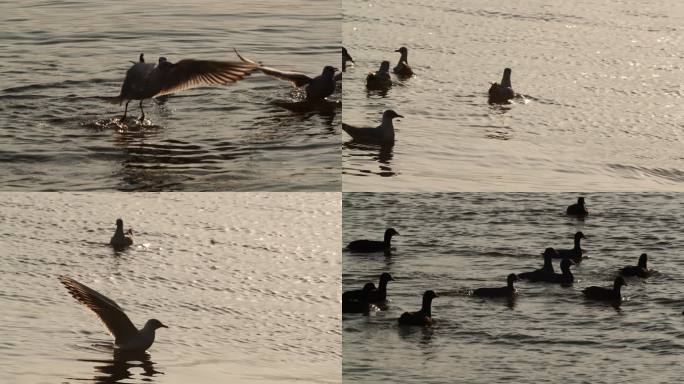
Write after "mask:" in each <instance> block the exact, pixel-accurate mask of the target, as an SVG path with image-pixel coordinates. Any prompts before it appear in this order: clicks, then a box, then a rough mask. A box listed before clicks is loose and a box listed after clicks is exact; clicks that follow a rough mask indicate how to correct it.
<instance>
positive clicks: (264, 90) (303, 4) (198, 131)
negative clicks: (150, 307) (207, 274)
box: [0, 0, 341, 191]
mask: <svg viewBox="0 0 684 384" xmlns="http://www.w3.org/2000/svg"><path fill="white" fill-rule="evenodd" d="M340 12H341V11H340V4H339V2H336V1H316V2H311V1H303V0H293V1H256V2H252V1H230V2H224V1H214V0H201V1H192V2H188V1H178V0H170V1H158V0H152V1H144V2H141V1H129V0H127V1H100V2H90V1H43V0H32V1H21V2H4V3H2V4H0V22H2V24H3V25H4V26H5V28H3V29H2V31H1V32H0V61H2V63H3V64H2V66H0V128H1V129H2V132H1V133H0V162H2V163H3V167H2V171H0V183H2V185H3V188H4V189H5V190H8V189H12V190H15V189H16V190H27V189H28V190H94V189H98V190H101V189H105V190H185V191H188V190H189V191H197V190H202V191H204V190H221V191H222V190H277V191H282V190H302V189H306V190H339V187H340V176H339V167H340V147H339V140H340V135H339V129H338V125H339V120H340V119H339V115H340V114H339V109H338V110H337V113H335V112H336V111H335V110H333V111H332V112H331V111H311V112H301V113H294V112H290V111H288V110H286V109H283V108H281V107H279V106H277V105H275V104H274V103H275V102H278V101H292V100H294V99H296V98H297V97H301V95H300V94H298V93H297V92H295V91H294V88H293V87H292V86H291V85H290V84H289V83H288V82H284V81H279V80H276V79H274V78H269V77H266V76H264V75H262V74H254V75H252V76H251V77H249V78H247V79H246V80H243V81H241V82H239V83H237V84H233V85H230V86H228V87H210V88H199V89H194V90H190V91H185V92H181V93H178V94H175V95H171V96H170V97H169V98H168V99H167V100H163V101H156V102H155V101H149V100H148V101H146V103H145V109H146V115H147V116H146V118H147V121H146V122H145V124H144V125H143V126H142V127H141V126H140V125H139V124H136V123H135V122H134V121H133V120H132V119H133V118H137V117H138V116H139V115H140V113H139V110H138V107H137V102H131V104H130V106H129V116H130V117H131V120H130V121H129V122H128V126H129V129H127V130H126V131H124V130H122V129H121V128H120V127H119V126H117V124H115V121H114V119H115V118H118V117H120V116H121V114H122V113H123V106H118V105H111V104H108V103H105V102H104V101H102V100H101V99H99V98H98V97H99V96H116V95H117V94H118V93H119V90H120V87H121V82H122V80H123V77H124V75H125V72H126V70H127V69H128V68H129V67H130V66H131V63H130V62H129V61H137V60H138V55H139V54H140V53H141V52H144V53H145V55H146V56H145V57H146V60H147V61H148V62H156V60H157V58H158V57H159V56H165V57H167V58H168V59H169V60H170V61H172V62H175V61H178V60H181V59H184V58H196V59H211V60H237V57H236V56H235V54H234V53H233V52H232V48H233V47H235V48H238V49H239V50H240V51H241V53H242V54H243V55H244V56H246V57H248V58H251V59H254V60H260V61H263V62H264V63H265V64H267V65H272V66H275V67H277V68H282V69H284V70H295V71H300V72H303V73H307V74H311V75H317V74H319V73H320V72H321V70H322V68H323V66H325V65H328V64H336V63H338V62H339V43H340V39H341V37H340V35H341V32H340V30H341V26H340V20H341V15H340ZM333 98H337V99H339V98H340V95H333Z"/></svg>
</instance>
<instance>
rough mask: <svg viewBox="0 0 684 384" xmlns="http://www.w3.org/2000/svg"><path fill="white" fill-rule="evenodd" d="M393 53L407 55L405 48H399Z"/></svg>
mask: <svg viewBox="0 0 684 384" xmlns="http://www.w3.org/2000/svg"><path fill="white" fill-rule="evenodd" d="M394 52H399V53H401V54H402V55H406V54H407V53H408V49H406V47H401V48H399V49H397V50H395V51H394Z"/></svg>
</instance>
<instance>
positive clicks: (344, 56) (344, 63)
mask: <svg viewBox="0 0 684 384" xmlns="http://www.w3.org/2000/svg"><path fill="white" fill-rule="evenodd" d="M347 62H350V63H352V64H354V59H353V58H352V57H351V55H350V54H349V52H347V48H345V47H342V72H344V71H346V70H347Z"/></svg>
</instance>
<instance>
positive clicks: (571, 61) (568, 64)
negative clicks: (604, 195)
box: [343, 0, 684, 192]
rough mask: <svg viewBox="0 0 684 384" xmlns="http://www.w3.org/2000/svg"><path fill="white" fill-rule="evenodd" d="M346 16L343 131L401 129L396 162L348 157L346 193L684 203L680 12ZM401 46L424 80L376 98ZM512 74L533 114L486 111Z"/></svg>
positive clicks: (666, 5)
mask: <svg viewBox="0 0 684 384" xmlns="http://www.w3.org/2000/svg"><path fill="white" fill-rule="evenodd" d="M343 12H344V23H343V44H344V46H345V47H346V48H347V49H349V52H350V53H351V55H352V56H353V57H354V59H355V60H356V62H357V64H356V65H355V67H353V68H352V69H349V70H348V71H347V73H346V75H345V86H344V95H343V98H344V103H345V104H344V120H345V122H347V123H349V124H354V125H368V126H376V125H377V124H378V122H379V120H380V116H381V114H382V111H383V110H384V109H387V108H392V109H395V110H396V111H398V112H399V113H400V114H402V115H404V116H406V118H405V119H402V120H400V121H399V122H398V123H397V124H396V127H397V142H396V145H395V146H394V148H393V149H392V151H385V152H384V153H383V152H381V151H380V150H379V149H378V148H374V147H371V148H369V147H358V146H354V147H347V148H344V149H343V167H344V176H343V184H344V189H345V190H348V191H428V192H429V191H455V190H458V191H542V192H543V191H568V190H576V189H578V186H581V188H582V189H585V190H609V191H614V190H630V191H644V190H682V189H684V158H683V157H682V150H681V149H682V148H684V145H683V144H684V143H683V142H682V141H683V138H684V136H683V134H682V132H684V127H683V125H684V124H683V119H682V118H683V117H684V112H682V108H681V107H680V106H681V105H682V96H684V89H682V87H681V85H680V84H681V79H682V76H683V75H684V65H682V58H683V57H682V53H681V46H682V36H684V34H683V32H684V31H683V30H682V25H684V3H682V2H680V1H675V0H668V1H647V2H643V1H611V2H603V1H596V0H583V1H572V2H558V1H543V0H542V1H539V0H535V1H495V2H482V1H475V0H469V1H458V2H454V1H447V0H436V1H435V0H417V1H407V0H383V1H359V0H348V1H344V2H343ZM400 46H406V47H408V49H409V56H408V60H409V63H410V64H411V66H412V67H413V69H414V71H415V73H416V77H414V78H412V79H409V80H407V81H404V82H398V83H397V84H395V86H393V87H392V88H391V90H390V91H389V92H388V93H387V94H386V95H384V96H383V95H380V94H378V93H368V92H367V91H366V90H365V87H364V79H365V75H366V74H367V73H368V71H370V70H373V71H375V70H377V68H378V66H379V64H380V62H381V61H382V60H390V61H391V63H392V66H394V65H395V64H396V62H397V61H398V59H399V54H398V53H395V52H394V50H396V49H397V48H399V47H400ZM505 67H511V68H512V70H513V76H512V83H513V87H514V89H515V90H516V91H517V92H519V93H521V94H524V95H525V101H518V102H516V103H515V104H513V105H507V106H490V105H488V104H487V90H488V87H489V84H490V82H493V81H497V82H498V81H500V79H501V75H502V72H503V69H504V68H505ZM343 140H345V141H347V140H349V136H347V135H346V134H343Z"/></svg>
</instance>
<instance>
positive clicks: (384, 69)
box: [380, 60, 390, 72]
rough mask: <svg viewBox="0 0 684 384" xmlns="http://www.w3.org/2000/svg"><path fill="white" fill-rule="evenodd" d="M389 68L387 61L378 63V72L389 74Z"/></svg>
mask: <svg viewBox="0 0 684 384" xmlns="http://www.w3.org/2000/svg"><path fill="white" fill-rule="evenodd" d="M389 68H390V62H389V61H387V60H384V61H383V62H382V63H380V72H389Z"/></svg>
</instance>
